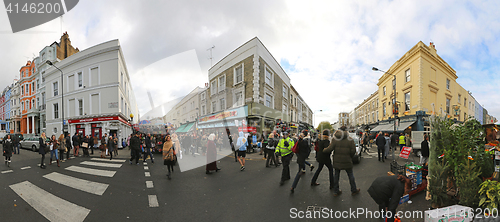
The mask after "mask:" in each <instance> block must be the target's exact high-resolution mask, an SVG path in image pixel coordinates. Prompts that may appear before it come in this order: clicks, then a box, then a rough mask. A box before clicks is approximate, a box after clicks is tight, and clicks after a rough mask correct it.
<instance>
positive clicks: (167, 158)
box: [163, 134, 177, 180]
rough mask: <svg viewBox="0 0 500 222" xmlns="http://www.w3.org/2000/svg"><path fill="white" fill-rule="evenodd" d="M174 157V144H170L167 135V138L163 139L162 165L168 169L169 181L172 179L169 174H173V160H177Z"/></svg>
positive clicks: (170, 139)
mask: <svg viewBox="0 0 500 222" xmlns="http://www.w3.org/2000/svg"><path fill="white" fill-rule="evenodd" d="M175 155H176V152H175V147H174V143H173V142H172V138H171V137H170V134H167V136H166V137H165V142H164V143H163V164H164V165H167V168H168V174H167V177H168V179H169V180H170V179H172V178H171V177H170V174H171V173H172V172H174V165H175V160H176V159H177V158H176V157H175Z"/></svg>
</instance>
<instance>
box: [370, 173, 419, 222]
mask: <svg viewBox="0 0 500 222" xmlns="http://www.w3.org/2000/svg"><path fill="white" fill-rule="evenodd" d="M410 189H411V181H410V179H408V178H407V177H406V176H403V175H398V176H381V177H378V178H377V179H375V180H374V181H373V183H372V185H371V186H370V188H368V193H369V194H370V196H371V197H372V198H373V200H374V201H375V202H376V203H377V204H378V207H379V210H380V212H381V215H384V216H385V217H386V218H387V221H388V222H393V221H394V218H395V216H396V208H398V205H399V199H400V198H401V197H402V196H403V195H404V194H405V193H407V192H405V191H409V190H410Z"/></svg>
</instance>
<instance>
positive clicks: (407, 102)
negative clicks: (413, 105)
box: [405, 92, 410, 111]
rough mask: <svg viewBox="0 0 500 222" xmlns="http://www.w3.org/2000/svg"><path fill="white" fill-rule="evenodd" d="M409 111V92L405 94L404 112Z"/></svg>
mask: <svg viewBox="0 0 500 222" xmlns="http://www.w3.org/2000/svg"><path fill="white" fill-rule="evenodd" d="M409 110H410V92H407V93H405V111H409Z"/></svg>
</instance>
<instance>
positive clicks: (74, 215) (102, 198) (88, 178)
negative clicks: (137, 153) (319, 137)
mask: <svg viewBox="0 0 500 222" xmlns="http://www.w3.org/2000/svg"><path fill="white" fill-rule="evenodd" d="M23 151H24V152H23ZM376 155H377V154H376V153H374V152H369V153H368V154H363V155H362V160H361V163H359V164H356V165H355V166H354V168H353V169H354V176H355V178H356V185H357V187H358V188H360V189H361V193H360V194H358V195H356V196H351V195H350V192H349V182H348V179H347V175H346V174H345V173H343V172H342V173H341V176H340V180H341V181H340V189H341V190H343V191H344V193H343V194H342V195H340V196H338V197H333V192H332V191H331V190H329V184H328V183H329V182H328V172H327V169H326V168H324V169H323V171H322V172H321V174H320V176H319V178H318V181H317V182H318V183H320V185H319V186H316V187H311V186H310V182H311V179H312V176H313V174H314V171H312V172H311V171H310V170H307V172H306V174H305V175H303V176H302V177H301V180H300V182H299V184H298V186H297V188H296V189H295V193H293V194H292V193H290V186H291V184H292V181H293V178H294V177H295V174H296V173H297V171H298V165H297V164H296V162H295V160H296V158H294V159H293V162H292V164H291V165H290V172H291V176H292V180H289V181H287V182H286V183H285V185H284V186H280V185H279V180H280V177H281V171H282V168H281V167H278V168H274V167H271V168H266V167H265V160H263V159H262V158H263V155H259V154H258V153H252V154H248V155H247V160H248V161H247V163H246V166H245V167H246V170H245V171H240V166H239V163H236V162H235V161H234V157H233V156H232V155H228V156H221V159H220V160H219V161H218V163H217V165H218V167H219V168H221V171H219V172H216V173H215V172H214V173H213V174H210V175H207V174H205V167H198V168H196V169H193V170H189V171H185V172H180V170H179V167H178V166H176V167H175V172H174V173H173V174H172V179H170V180H169V179H168V178H167V177H166V173H167V169H166V166H164V165H163V164H162V161H161V154H155V155H154V158H155V160H156V162H155V164H152V163H151V161H150V160H148V161H147V162H146V163H142V162H140V164H139V165H136V164H129V163H128V158H129V156H130V151H129V150H128V149H124V150H120V151H119V155H118V156H117V157H116V158H115V157H114V158H113V159H114V160H116V161H117V162H109V161H107V160H104V159H100V158H98V157H99V154H98V153H97V152H96V153H95V154H94V155H93V156H91V157H90V158H88V157H77V158H73V159H71V160H69V161H65V162H64V163H61V167H57V165H56V164H52V165H48V166H47V169H40V168H39V167H38V164H39V161H40V155H39V154H38V153H34V152H31V151H28V150H21V154H20V155H14V156H13V162H12V164H11V167H10V168H8V167H7V166H5V165H3V164H2V165H0V187H3V189H1V190H0V196H1V197H2V201H1V202H0V209H1V210H0V214H1V215H2V217H1V218H2V219H1V220H2V221H65V220H66V221H128V220H130V221H193V220H196V221H200V220H203V221H289V220H290V219H293V218H294V217H301V216H304V218H302V219H300V220H301V221H317V220H319V221H322V220H326V219H325V218H329V219H330V220H331V218H336V219H337V220H338V219H341V220H340V221H381V219H370V218H366V217H367V216H368V217H369V216H370V214H368V213H367V212H368V211H371V212H374V211H376V210H377V209H378V206H377V205H376V203H375V202H374V201H373V200H372V199H371V197H370V196H369V194H368V193H367V189H368V187H369V186H370V185H371V183H372V181H373V180H374V179H375V178H376V177H378V176H382V175H387V172H388V171H390V165H389V161H386V162H385V163H383V162H379V161H378V160H377V157H376ZM196 158H198V159H199V161H205V158H204V156H203V155H197V156H196ZM308 161H309V162H311V163H312V164H314V165H315V166H316V167H317V163H316V161H315V160H314V153H311V155H310V158H309V159H308ZM46 162H48V157H46ZM27 167H29V168H27ZM82 169H83V170H82ZM74 170H76V171H74ZM315 170H316V169H315ZM83 171H89V172H87V173H83ZM103 172H104V174H108V175H107V176H103V175H104V174H103V175H96V174H97V173H103ZM89 173H90V174H89ZM110 173H112V176H111V175H109V174H110ZM82 184H84V185H82ZM35 194H36V195H35ZM424 196H425V194H424V193H423V192H422V193H420V194H417V195H415V196H413V197H412V198H411V200H412V203H411V204H408V203H407V204H403V205H400V206H399V207H398V210H402V211H415V210H421V211H422V214H423V210H426V209H427V208H429V206H430V201H426V200H425V199H424ZM41 203H43V204H41ZM308 209H309V210H311V209H312V210H320V212H321V214H320V213H319V212H318V213H315V214H314V213H313V212H314V211H308ZM353 212H354V214H352V213H353ZM356 213H360V214H356ZM361 213H362V214H361ZM308 215H309V216H311V217H314V216H316V218H306V217H307V216H308ZM297 219H298V218H297ZM402 221H423V219H421V218H419V219H413V218H412V219H406V218H403V219H402Z"/></svg>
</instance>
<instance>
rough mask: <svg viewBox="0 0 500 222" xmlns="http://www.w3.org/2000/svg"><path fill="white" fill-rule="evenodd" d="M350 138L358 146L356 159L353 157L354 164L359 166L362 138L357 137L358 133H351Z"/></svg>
mask: <svg viewBox="0 0 500 222" xmlns="http://www.w3.org/2000/svg"><path fill="white" fill-rule="evenodd" d="M349 137H351V138H352V139H353V140H354V144H355V145H356V153H355V154H354V157H352V162H353V163H354V164H357V163H359V162H361V146H359V144H360V138H359V137H358V136H357V135H356V133H349Z"/></svg>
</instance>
